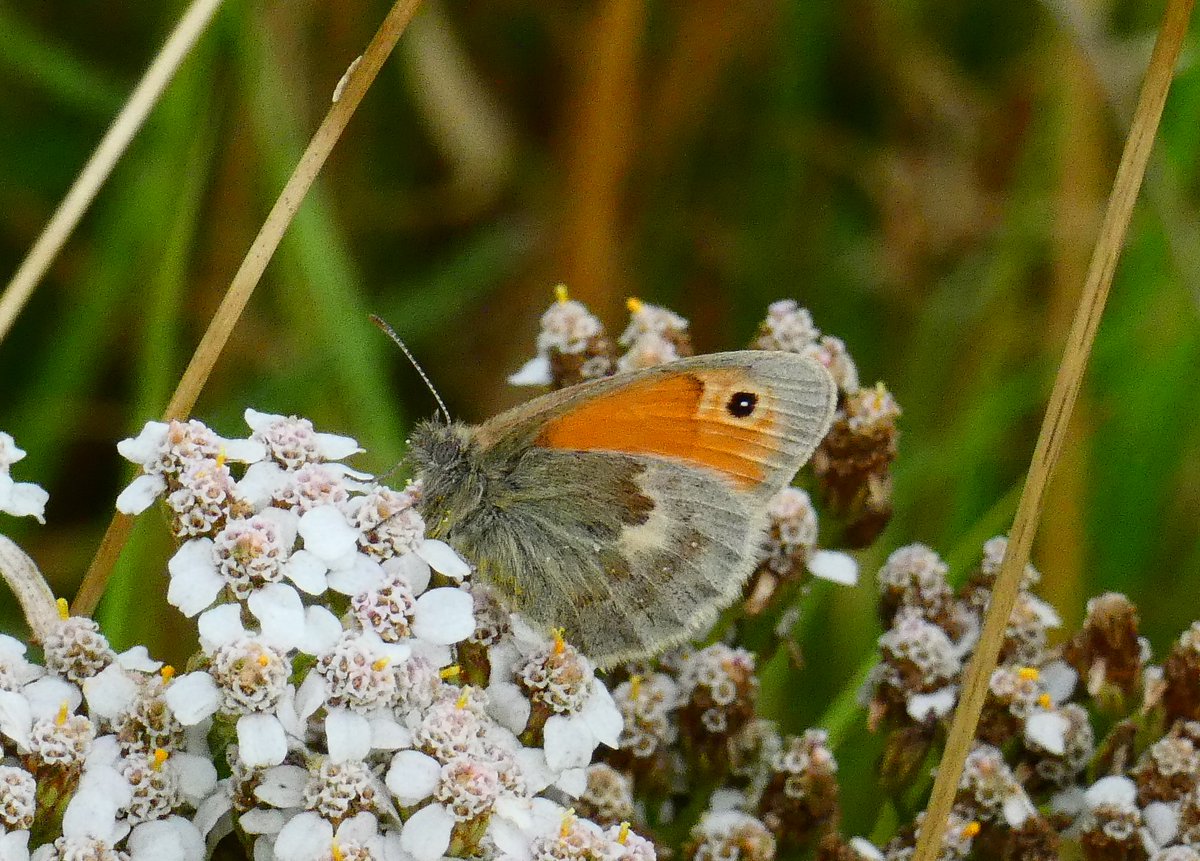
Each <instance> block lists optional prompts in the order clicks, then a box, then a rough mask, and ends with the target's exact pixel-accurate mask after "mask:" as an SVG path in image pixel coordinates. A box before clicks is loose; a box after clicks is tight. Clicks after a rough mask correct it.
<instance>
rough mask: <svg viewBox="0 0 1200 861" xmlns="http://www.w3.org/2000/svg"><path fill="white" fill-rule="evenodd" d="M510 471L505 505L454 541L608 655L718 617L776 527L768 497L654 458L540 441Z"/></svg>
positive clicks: (607, 661)
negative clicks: (546, 445) (759, 500)
mask: <svg viewBox="0 0 1200 861" xmlns="http://www.w3.org/2000/svg"><path fill="white" fill-rule="evenodd" d="M551 474H552V475H554V476H555V481H554V483H553V485H546V484H544V483H543V481H542V479H544V478H545V477H546V476H549V475H551ZM511 475H512V484H511V485H510V486H509V487H508V488H507V489H506V493H505V505H504V509H503V512H502V513H493V514H491V515H489V514H488V509H487V508H486V507H484V508H481V509H480V513H479V514H478V516H476V517H473V518H471V519H470V520H469V521H466V522H462V523H460V524H459V525H458V526H457V528H456V529H455V531H454V532H453V533H452V534H451V535H450V536H449V538H450V540H451V543H453V544H454V545H455V546H456V547H457V548H458V549H459V550H460V551H462V552H463V553H464V554H466V555H467V557H468V558H469V559H471V560H472V561H474V562H476V563H477V565H478V566H479V568H478V576H479V577H480V579H482V580H483V581H484V582H486V583H487V584H488V585H489V586H490V587H491V588H493V589H495V590H496V591H497V592H498V593H499V597H500V598H501V599H502V600H503V601H504V602H505V603H506V604H507V605H508V606H509V607H510V608H511V609H512V610H514V611H516V612H518V613H520V614H521V615H522V616H524V617H525V618H526V620H527V621H528V622H529V623H530V624H531V625H533V627H535V628H537V629H540V630H542V631H549V630H550V629H551V628H556V627H561V628H563V629H565V633H566V637H567V640H568V641H569V642H571V643H574V644H575V645H577V646H578V647H579V648H580V649H581V650H582V651H583V652H584V653H585V654H587V655H588V656H589V657H591V658H592V659H593V660H594V661H596V662H597V663H598V664H600V665H601V666H609V665H612V664H614V663H619V662H620V661H622V660H627V659H631V658H633V657H636V656H642V655H646V654H648V653H651V652H654V651H659V650H661V649H664V648H668V647H670V646H672V645H676V644H678V643H680V642H682V641H683V640H685V639H687V638H688V637H689V636H690V635H692V634H695V633H696V632H698V631H699V630H700V629H701V628H702V627H703V626H704V625H706V624H707V623H709V622H711V621H712V619H713V618H715V616H716V614H717V612H718V611H719V610H720V609H721V608H723V607H725V606H727V605H728V604H729V603H730V602H731V601H732V600H733V599H734V598H735V597H736V596H737V595H738V593H739V591H740V589H741V586H742V584H743V583H744V582H745V579H746V577H747V576H748V575H749V573H750V571H751V570H752V569H753V567H754V564H755V560H756V557H757V553H758V550H759V548H760V547H761V542H762V538H763V533H764V530H765V527H766V513H765V509H763V508H762V506H759V505H748V504H747V503H748V502H749V500H748V499H746V498H745V497H741V498H739V497H738V496H737V495H736V494H735V493H734V492H733V491H732V490H731V489H730V488H729V487H728V486H727V485H726V483H725V482H724V481H722V480H720V479H718V478H715V477H713V476H711V475H708V474H705V473H704V472H703V471H701V470H696V469H692V468H689V467H684V466H680V465H678V464H673V463H666V462H663V461H661V460H657V459H653V458H633V457H629V456H625V455H616V454H601V453H591V452H585V453H577V452H547V451H538V450H534V451H531V452H530V454H528V455H527V456H526V457H525V458H523V459H522V463H521V465H520V468H518V469H516V470H514V471H513V473H512V474H511ZM546 494H552V496H553V499H552V500H548V499H547V497H546ZM548 502H551V503H552V504H547V503H548Z"/></svg>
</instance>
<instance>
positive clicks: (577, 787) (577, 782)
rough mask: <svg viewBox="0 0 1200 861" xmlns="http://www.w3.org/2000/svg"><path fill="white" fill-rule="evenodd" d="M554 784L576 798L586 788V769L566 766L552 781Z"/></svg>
mask: <svg viewBox="0 0 1200 861" xmlns="http://www.w3.org/2000/svg"><path fill="white" fill-rule="evenodd" d="M554 785H555V786H557V787H558V788H559V789H561V790H562V791H563V792H565V793H566V794H567V795H569V796H571V798H578V797H579V796H581V795H583V793H584V791H585V790H586V789H587V769H586V768H568V769H567V770H565V771H564V772H563V773H562V774H560V775H559V776H558V780H556V781H554Z"/></svg>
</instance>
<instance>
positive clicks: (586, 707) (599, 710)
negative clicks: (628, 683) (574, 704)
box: [579, 679, 625, 750]
mask: <svg viewBox="0 0 1200 861" xmlns="http://www.w3.org/2000/svg"><path fill="white" fill-rule="evenodd" d="M579 716H580V718H582V719H583V722H584V723H585V724H587V727H588V729H590V730H591V731H592V735H593V736H595V737H596V740H597V741H599V742H600V743H601V744H605V745H608V746H609V747H611V748H613V749H614V750H615V749H616V748H617V746H618V745H617V739H618V738H619V737H620V735H621V730H623V729H624V728H625V719H624V718H623V717H621V712H620V710H619V709H618V708H617V704H616V703H614V702H613V698H612V694H610V693H609V692H608V688H606V687H604V685H603V684H601V683H600V681H599V680H596V679H593V680H592V692H591V694H590V695H589V696H588V698H587V700H586V701H585V702H584V704H583V708H582V709H580V711H579Z"/></svg>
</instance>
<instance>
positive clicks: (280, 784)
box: [254, 765, 308, 808]
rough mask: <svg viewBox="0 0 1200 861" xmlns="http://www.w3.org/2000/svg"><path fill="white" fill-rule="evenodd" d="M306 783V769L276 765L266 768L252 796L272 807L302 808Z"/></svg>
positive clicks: (296, 766)
mask: <svg viewBox="0 0 1200 861" xmlns="http://www.w3.org/2000/svg"><path fill="white" fill-rule="evenodd" d="M307 783H308V769H306V768H301V767H300V766H298V765H277V766H275V767H274V768H268V769H267V770H266V771H265V772H264V773H263V777H262V780H261V781H260V782H259V784H258V786H256V787H255V788H254V795H255V797H256V798H258V799H259V800H260V801H265V802H266V803H267V804H269V805H271V806H272V807H279V808H287V807H303V806H304V786H305V784H307Z"/></svg>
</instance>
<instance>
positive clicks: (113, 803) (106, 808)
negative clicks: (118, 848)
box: [62, 766, 133, 843]
mask: <svg viewBox="0 0 1200 861" xmlns="http://www.w3.org/2000/svg"><path fill="white" fill-rule="evenodd" d="M132 797H133V790H132V788H131V787H130V785H129V781H127V780H126V779H125V778H124V777H122V776H121V774H120V773H119V772H118V771H117V770H116V769H115V768H112V767H110V766H100V767H97V768H89V769H87V770H86V771H85V772H84V773H83V776H82V777H81V778H80V780H79V787H78V789H76V791H75V794H74V795H73V796H72V797H71V800H70V802H68V803H67V810H66V812H65V813H64V814H63V823H62V830H63V835H64V836H67V837H94V838H97V839H99V840H106V841H108V842H109V843H114V842H116V840H117V839H119V837H118V832H119V826H118V825H117V822H116V817H117V812H118V811H119V810H120V809H121V808H122V807H124V806H125V805H127V804H128V803H129V801H130V799H132Z"/></svg>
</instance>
